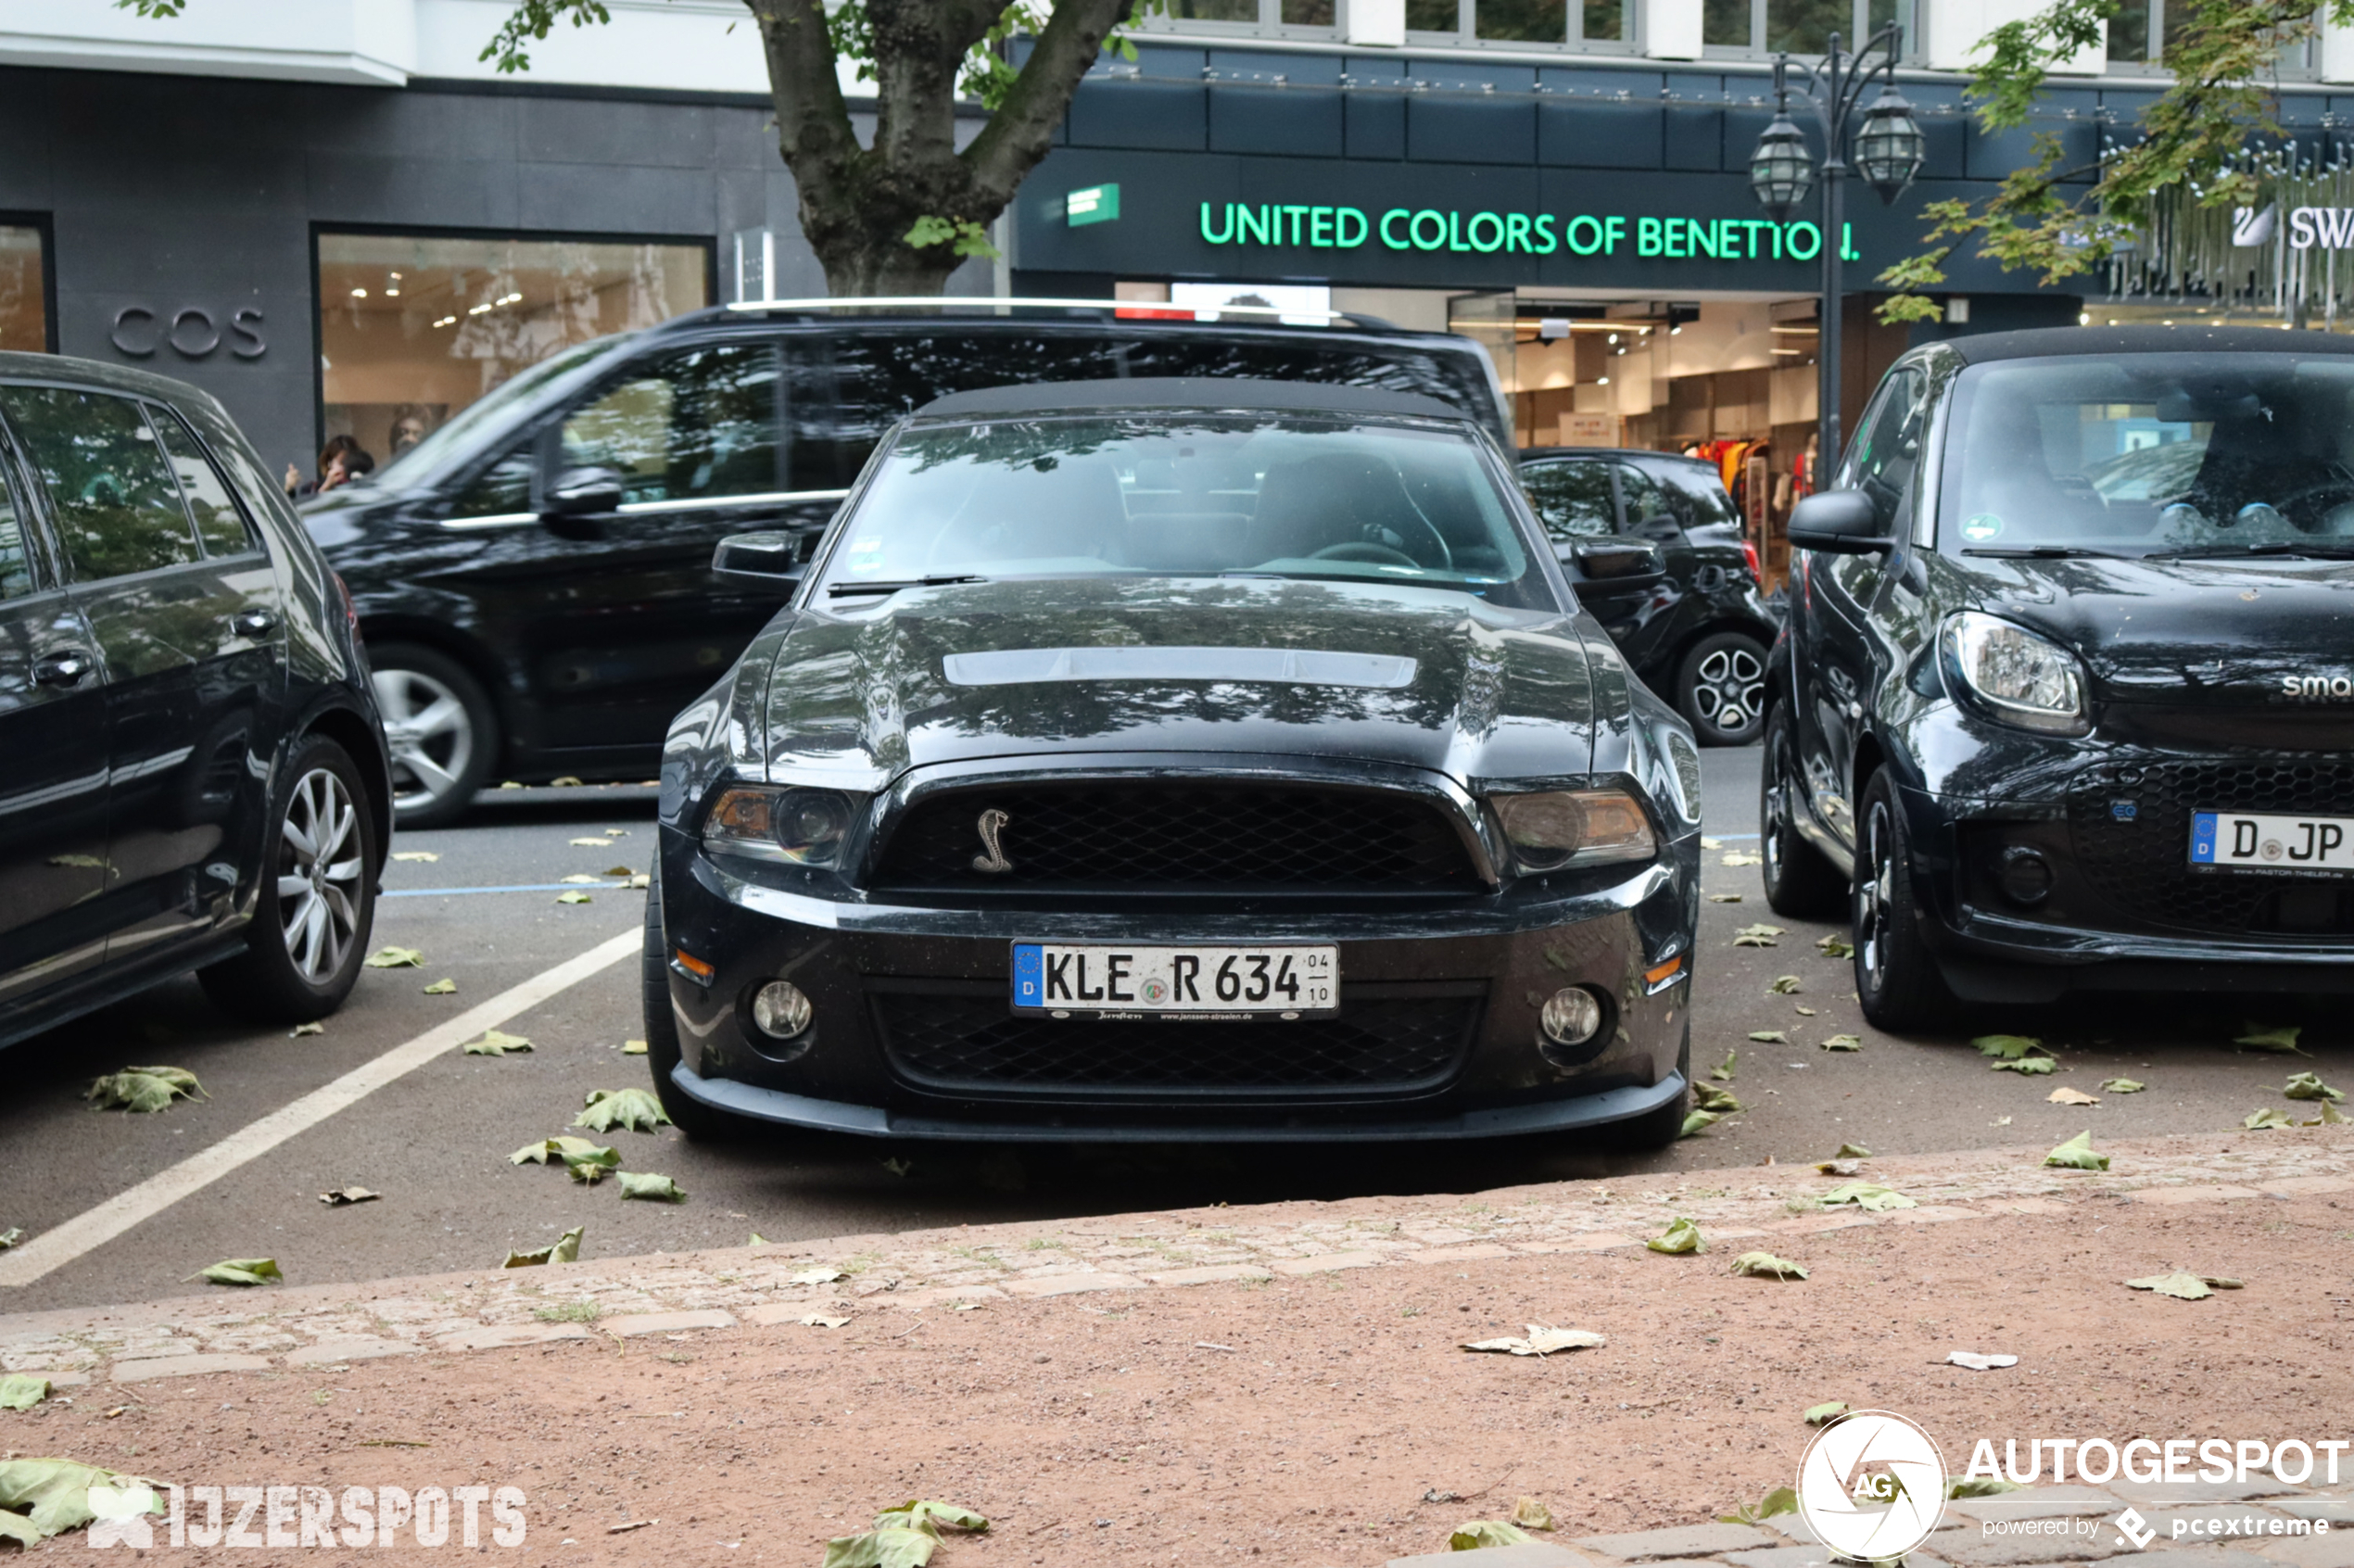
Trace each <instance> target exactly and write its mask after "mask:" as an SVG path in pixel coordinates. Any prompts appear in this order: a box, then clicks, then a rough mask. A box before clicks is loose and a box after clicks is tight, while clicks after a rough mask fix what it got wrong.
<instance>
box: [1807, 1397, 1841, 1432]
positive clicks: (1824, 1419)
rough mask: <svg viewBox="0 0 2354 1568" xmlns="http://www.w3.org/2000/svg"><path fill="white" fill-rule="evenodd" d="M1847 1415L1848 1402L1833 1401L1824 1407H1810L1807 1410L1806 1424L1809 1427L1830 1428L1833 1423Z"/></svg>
mask: <svg viewBox="0 0 2354 1568" xmlns="http://www.w3.org/2000/svg"><path fill="white" fill-rule="evenodd" d="M1846 1413H1847V1401H1846V1400H1844V1399H1833V1400H1831V1401H1830V1402H1829V1404H1824V1405H1809V1406H1808V1407H1807V1408H1806V1424H1807V1425H1809V1426H1828V1425H1829V1424H1830V1423H1832V1422H1833V1421H1836V1420H1837V1419H1838V1418H1840V1417H1841V1416H1843V1415H1845V1414H1846Z"/></svg>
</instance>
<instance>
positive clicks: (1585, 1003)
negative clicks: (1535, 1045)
mask: <svg viewBox="0 0 2354 1568" xmlns="http://www.w3.org/2000/svg"><path fill="white" fill-rule="evenodd" d="M1537 1027H1538V1028H1539V1029H1541V1030H1543V1031H1545V1038H1546V1039H1548V1040H1550V1041H1551V1042H1552V1043H1554V1044H1556V1045H1583V1044H1585V1043H1586V1042H1588V1040H1591V1039H1593V1038H1594V1031H1596V1030H1598V1029H1600V1028H1601V1027H1602V1005H1601V1003H1600V1002H1597V1001H1596V1000H1594V993H1592V992H1590V991H1581V990H1580V989H1578V988H1577V987H1576V986H1574V985H1573V986H1569V987H1566V988H1565V989H1563V990H1561V991H1556V992H1554V993H1553V994H1552V996H1551V997H1550V999H1548V1000H1547V1002H1546V1003H1545V1005H1544V1007H1543V1009H1542V1010H1540V1011H1539V1012H1538V1015H1537Z"/></svg>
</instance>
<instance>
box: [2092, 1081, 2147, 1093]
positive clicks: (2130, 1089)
mask: <svg viewBox="0 0 2354 1568" xmlns="http://www.w3.org/2000/svg"><path fill="white" fill-rule="evenodd" d="M2148 1087H2149V1085H2148V1084H2146V1083H2144V1082H2141V1081H2138V1080H2136V1079H2131V1078H2104V1079H2102V1080H2101V1089H2102V1091H2103V1092H2104V1093H2105V1094H2140V1093H2141V1092H2142V1091H2143V1090H2145V1089H2146V1088H2148Z"/></svg>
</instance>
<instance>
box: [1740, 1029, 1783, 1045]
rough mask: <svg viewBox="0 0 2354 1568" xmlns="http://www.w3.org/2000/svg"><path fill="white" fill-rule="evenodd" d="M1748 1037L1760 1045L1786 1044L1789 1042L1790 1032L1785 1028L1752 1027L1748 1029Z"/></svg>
mask: <svg viewBox="0 0 2354 1568" xmlns="http://www.w3.org/2000/svg"><path fill="white" fill-rule="evenodd" d="M1749 1037H1750V1038H1751V1039H1752V1040H1754V1041H1756V1042H1757V1043H1759V1044H1760V1045H1787V1044H1789V1043H1790V1032H1789V1031H1787V1030H1779V1029H1753V1030H1751V1031H1749Z"/></svg>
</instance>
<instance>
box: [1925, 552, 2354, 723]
mask: <svg viewBox="0 0 2354 1568" xmlns="http://www.w3.org/2000/svg"><path fill="white" fill-rule="evenodd" d="M1966 570H1967V571H1968V575H1970V576H1971V577H1972V578H1973V579H1975V586H1976V588H1977V592H1976V593H1975V594H1973V595H1972V596H1971V597H1973V598H1975V599H1976V600H1977V601H1978V602H1979V603H1980V604H1981V606H1982V607H1983V608H1984V609H1986V610H1987V611H1988V612H1989V613H1993V614H1997V615H2001V616H2003V617H2005V618H2006V619H2007V620H2013V621H2017V622H2019V623H2020V624H2021V625H2023V626H2030V627H2032V628H2033V629H2035V630H2037V631H2039V632H2042V633H2043V634H2044V636H2046V637H2048V638H2050V639H2053V640H2054V641H2056V642H2058V643H2060V644H2062V645H2063V646H2065V647H2068V648H2071V649H2073V650H2075V651H2076V652H2077V654H2078V655H2079V656H2080V657H2082V659H2083V661H2084V663H2085V665H2086V667H2087V668H2088V669H2089V670H2090V671H2091V673H2092V677H2093V683H2094V688H2095V695H2096V696H2098V697H2100V698H2103V699H2105V700H2108V701H2120V702H2165V703H2170V704H2181V705H2195V706H2204V705H2209V704H2215V705H2222V704H2238V703H2245V702H2270V701H2273V700H2276V699H2279V698H2281V697H2282V696H2283V694H2284V684H2283V683H2284V681H2285V680H2286V679H2287V678H2288V677H2291V676H2294V677H2297V679H2298V680H2299V681H2300V682H2301V681H2303V680H2304V679H2305V678H2306V677H2312V676H2319V677H2324V678H2327V677H2333V676H2348V677H2354V562H2346V561H2286V560H2283V561H2136V560H2115V561H2102V560H2083V561H1971V562H1969V563H1968V565H1967V567H1966Z"/></svg>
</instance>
